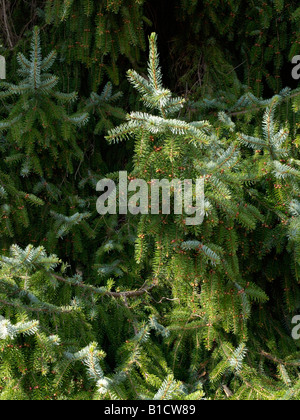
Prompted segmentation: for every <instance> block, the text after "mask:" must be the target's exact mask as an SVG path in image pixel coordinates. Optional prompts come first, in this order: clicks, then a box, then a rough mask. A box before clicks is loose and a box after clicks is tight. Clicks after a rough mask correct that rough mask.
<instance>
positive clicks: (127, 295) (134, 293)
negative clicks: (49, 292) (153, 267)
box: [54, 275, 157, 298]
mask: <svg viewBox="0 0 300 420" xmlns="http://www.w3.org/2000/svg"><path fill="white" fill-rule="evenodd" d="M54 278H55V279H56V280H58V281H60V282H62V283H65V284H68V285H70V286H75V287H79V288H81V289H83V290H85V291H87V292H91V293H95V294H97V295H102V296H110V297H114V298H135V297H139V296H142V295H144V294H145V293H148V292H150V291H151V290H152V289H154V288H155V287H156V286H157V284H155V283H153V284H151V285H147V284H146V283H145V284H144V285H143V286H142V287H141V288H140V289H138V290H132V291H126V292H110V291H108V290H105V288H97V287H94V286H91V285H87V284H84V283H76V282H72V281H71V280H69V279H65V278H64V277H61V276H57V275H54Z"/></svg>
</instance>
